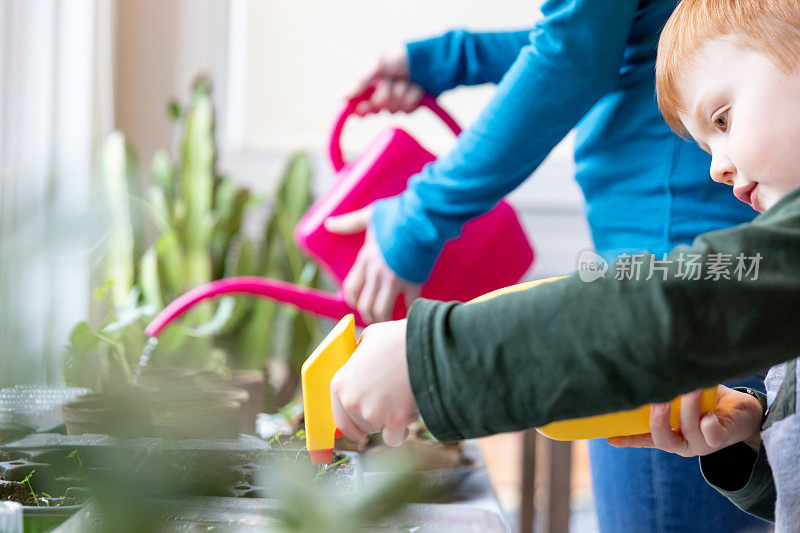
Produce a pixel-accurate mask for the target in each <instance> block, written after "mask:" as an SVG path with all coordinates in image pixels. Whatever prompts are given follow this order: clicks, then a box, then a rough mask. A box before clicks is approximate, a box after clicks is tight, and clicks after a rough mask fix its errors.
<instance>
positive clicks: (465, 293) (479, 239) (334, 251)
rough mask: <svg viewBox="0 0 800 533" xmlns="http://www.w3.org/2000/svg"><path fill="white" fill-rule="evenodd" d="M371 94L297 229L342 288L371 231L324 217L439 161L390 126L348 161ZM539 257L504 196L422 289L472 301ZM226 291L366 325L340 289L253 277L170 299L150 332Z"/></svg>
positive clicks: (388, 192)
mask: <svg viewBox="0 0 800 533" xmlns="http://www.w3.org/2000/svg"><path fill="white" fill-rule="evenodd" d="M367 97H368V93H367V94H365V95H362V96H361V97H359V98H357V99H355V100H351V101H349V102H348V103H347V105H346V106H345V107H344V108H343V109H342V111H341V112H340V113H339V116H338V118H337V120H336V123H335V125H334V127H333V132H332V134H331V140H330V147H329V153H330V159H331V163H332V164H333V168H334V170H335V171H336V176H335V182H334V185H333V187H332V188H331V189H330V190H329V191H328V192H327V193H326V194H325V195H324V196H322V197H321V198H320V199H319V200H318V201H317V202H315V203H314V205H312V206H311V208H310V209H309V210H308V212H307V213H306V214H305V216H304V217H303V218H302V220H301V221H300V222H299V223H298V225H297V227H296V228H295V233H294V237H295V240H296V241H297V244H298V246H299V247H300V248H301V249H302V250H303V251H304V252H305V253H307V254H308V255H310V256H311V257H313V258H314V259H315V260H316V261H317V262H318V263H319V264H320V265H321V266H322V267H323V269H324V270H326V271H327V272H328V273H329V274H330V275H331V276H332V277H333V278H334V279H335V280H336V282H337V283H338V285H339V286H340V287H341V284H342V281H343V280H344V278H345V276H347V273H348V272H349V271H350V268H351V267H352V266H353V263H354V262H355V260H356V256H357V255H358V251H359V250H360V249H361V246H362V245H363V244H364V236H365V233H364V232H361V233H359V234H353V235H338V234H334V233H331V232H329V231H327V230H326V229H325V226H324V222H325V219H326V218H328V217H330V216H333V215H341V214H344V213H349V212H351V211H355V210H358V209H361V208H363V207H366V206H368V205H369V204H371V203H373V202H374V201H376V200H380V199H382V198H387V197H389V196H394V195H397V194H399V193H401V192H403V191H404V190H405V188H406V186H407V184H408V179H409V178H410V177H411V176H412V175H414V174H416V173H417V172H419V171H420V170H422V167H423V166H424V165H425V164H427V163H430V162H432V161H434V160H435V159H436V157H435V156H434V155H433V154H432V153H430V152H429V151H428V150H426V149H425V148H423V147H422V145H421V144H419V143H418V142H417V141H416V140H415V139H414V138H413V137H412V136H411V135H409V134H408V133H406V132H405V131H403V130H401V129H399V128H396V127H392V128H388V129H386V130H384V131H383V132H381V133H380V135H378V137H377V138H375V140H374V141H372V143H371V144H370V145H369V146H368V148H367V149H366V150H364V152H363V153H362V154H361V155H360V156H359V157H358V158H357V159H355V160H354V161H352V162H349V163H348V162H345V161H344V159H343V157H342V149H341V146H340V143H339V141H340V138H341V135H342V130H343V129H344V125H345V122H346V121H347V119H348V118H349V117H350V116H351V115H353V114H354V111H355V108H356V105H357V104H358V103H359V102H360V101H362V100H363V99H364V98H367ZM421 105H423V106H425V107H427V108H428V109H430V110H431V111H433V112H434V113H435V114H436V115H437V116H438V117H439V118H441V119H442V121H443V122H444V123H445V124H446V125H447V126H448V127H449V128H450V130H452V131H453V133H454V134H456V135H458V134H459V133H460V132H461V128H459V126H458V124H456V122H455V120H453V118H452V117H451V116H450V115H449V114H447V112H446V111H445V110H444V109H442V108H441V107H440V106H439V105H438V104H437V103H436V101H435V99H434V98H433V97H432V96H431V95H425V96H424V97H423V98H422V101H421ZM533 257H534V254H533V249H532V248H531V245H530V243H529V242H528V239H527V237H526V235H525V231H524V230H523V228H522V225H521V224H520V221H519V219H518V218H517V215H516V213H515V212H514V209H513V208H512V207H511V206H510V205H509V204H508V203H506V202H505V201H501V202H499V203H498V204H497V205H496V206H495V207H494V208H493V209H492V210H491V211H489V212H487V213H485V214H483V215H481V216H480V217H478V218H476V219H474V220H472V221H470V222H468V223H467V224H466V225H464V228H463V231H462V232H461V235H460V236H459V237H457V238H456V239H453V240H451V241H449V242H448V243H447V244H446V245H445V247H444V249H443V250H442V253H441V254H440V255H439V258H438V259H437V261H436V263H435V264H434V267H433V270H432V272H431V276H430V277H429V279H428V281H427V282H426V283H425V284H424V285H423V287H422V296H423V297H424V298H430V299H435V300H461V301H467V300H471V299H473V298H476V297H478V296H480V295H482V294H485V293H487V292H491V291H493V290H495V289H498V288H501V287H505V286H507V285H512V284H514V283H517V282H518V281H519V280H520V279H521V278H522V276H523V275H524V274H525V272H527V270H528V268H530V266H531V264H532V263H533ZM223 294H249V295H257V296H263V297H266V298H271V299H274V300H276V301H279V302H282V303H286V304H289V305H293V306H296V307H298V308H300V309H302V310H304V311H308V312H311V313H315V314H318V315H321V316H325V317H329V318H332V319H334V320H339V319H340V318H342V317H343V316H345V315H347V314H348V313H353V314H354V315H355V318H356V323H357V324H358V325H359V326H365V325H366V324H365V322H364V321H363V320H362V319H361V317H360V316H359V314H358V312H357V311H356V310H355V309H352V308H351V307H349V306H348V305H347V303H346V302H345V300H344V296H343V294H342V292H341V290H340V291H339V292H338V293H336V294H332V293H328V292H325V291H321V290H317V289H309V288H305V287H299V286H297V285H294V284H291V283H288V282H285V281H279V280H273V279H267V278H259V277H255V276H248V277H239V278H227V279H222V280H218V281H213V282H211V283H208V284H206V285H203V286H200V287H197V288H196V289H193V290H191V291H189V292H187V293H186V294H184V295H183V296H180V297H179V298H177V299H176V300H175V301H173V302H172V303H171V304H169V305H168V306H167V307H166V308H165V309H164V310H163V311H162V312H161V313H160V314H159V315H158V316H157V317H156V318H155V319H154V320H153V321H152V322H151V323H150V325H148V326H147V329H146V330H145V333H147V334H148V335H150V336H151V337H156V336H158V334H159V332H160V331H161V330H162V329H163V328H164V327H166V326H167V325H168V324H169V323H170V322H171V321H172V320H173V319H175V318H177V317H178V316H180V315H181V314H183V313H184V312H186V311H187V310H188V309H190V308H191V307H192V306H193V305H195V304H196V303H197V302H199V301H201V300H205V299H207V298H211V297H214V296H219V295H223ZM403 304H404V302H403V301H402V298H398V301H397V302H396V305H395V307H394V316H393V318H394V319H399V318H403V317H404V316H405V313H406V311H407V309H406V306H405V305H403Z"/></svg>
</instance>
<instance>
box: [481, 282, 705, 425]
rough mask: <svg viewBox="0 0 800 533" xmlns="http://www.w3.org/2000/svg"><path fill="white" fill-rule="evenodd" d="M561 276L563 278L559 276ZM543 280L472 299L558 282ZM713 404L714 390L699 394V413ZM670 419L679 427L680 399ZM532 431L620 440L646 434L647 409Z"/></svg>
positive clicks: (671, 423) (580, 420) (673, 407)
mask: <svg viewBox="0 0 800 533" xmlns="http://www.w3.org/2000/svg"><path fill="white" fill-rule="evenodd" d="M562 277H563V276H562ZM562 277H557V278H546V279H540V280H536V281H530V282H528V283H520V284H518V285H511V286H510V287H504V288H502V289H498V290H496V291H492V292H490V293H488V294H484V295H483V296H479V297H478V298H475V299H474V300H472V301H473V302H482V301H484V300H489V299H491V298H494V297H495V296H500V295H501V294H508V293H511V292H517V291H524V290H527V289H530V288H531V287H535V286H536V285H541V284H543V283H549V282H551V281H556V280H559V279H562ZM716 405H717V388H716V387H709V388H708V389H706V390H704V391H703V395H702V396H701V398H700V412H702V413H711V412H713V411H714V407H715V406H716ZM670 407H671V410H670V417H669V422H670V425H671V426H672V427H673V428H678V427H680V426H681V419H680V416H681V399H680V397H678V398H675V399H674V400H672V401H671V402H670ZM536 430H537V431H538V432H539V433H541V434H542V435H544V436H546V437H549V438H551V439H553V440H583V439H605V438H608V437H622V436H627V435H639V434H642V433H650V406H649V405H644V406H642V407H639V408H637V409H631V410H630V411H622V412H619V413H609V414H605V415H597V416H587V417H583V418H573V419H572V420H561V421H559V422H552V423H550V424H547V425H545V426H542V427H540V428H536Z"/></svg>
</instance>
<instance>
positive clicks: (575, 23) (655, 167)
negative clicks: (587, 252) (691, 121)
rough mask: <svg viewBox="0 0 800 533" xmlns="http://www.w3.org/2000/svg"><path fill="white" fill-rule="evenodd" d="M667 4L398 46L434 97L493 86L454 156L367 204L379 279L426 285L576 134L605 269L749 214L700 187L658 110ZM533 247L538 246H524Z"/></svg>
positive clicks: (713, 187) (695, 157) (564, 14)
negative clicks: (486, 216) (467, 233)
mask: <svg viewBox="0 0 800 533" xmlns="http://www.w3.org/2000/svg"><path fill="white" fill-rule="evenodd" d="M676 3H677V2H676V0H641V1H637V0H548V1H546V2H545V3H544V5H543V6H542V14H543V15H544V16H543V18H541V19H540V21H539V22H538V23H537V24H536V25H535V26H534V28H533V30H532V31H527V30H526V31H515V32H503V33H469V32H466V31H463V30H455V31H451V32H448V33H446V34H444V35H442V36H440V37H435V38H432V39H428V40H424V41H419V42H413V43H409V44H408V45H407V48H408V54H409V65H410V69H411V78H412V79H413V80H414V81H415V82H417V83H419V84H420V85H422V86H423V87H424V88H425V89H427V90H428V91H430V92H432V93H434V94H439V93H441V92H443V91H445V90H447V89H450V88H453V87H457V86H459V85H476V84H481V83H498V86H497V90H496V93H495V95H494V97H493V98H492V100H491V101H490V102H489V104H488V106H487V107H486V108H485V109H484V110H483V112H482V113H481V115H480V116H479V117H478V119H477V120H476V121H475V123H474V124H472V125H471V126H470V127H469V128H468V129H467V130H465V131H464V132H463V133H462V134H461V136H460V137H459V139H458V142H457V144H456V146H455V148H454V149H453V150H452V151H451V152H450V153H448V154H446V155H444V156H443V157H440V158H439V159H438V160H437V161H436V162H434V163H432V164H429V165H427V166H426V167H425V168H424V169H423V170H422V171H421V172H420V173H419V174H417V175H416V176H414V177H413V178H412V179H411V181H410V184H409V187H408V189H407V190H406V191H405V192H404V193H403V194H401V195H400V196H397V197H393V198H388V199H385V200H382V201H380V202H377V203H376V204H375V213H374V217H373V226H374V229H375V234H376V237H377V240H378V243H379V245H380V247H381V250H382V252H383V255H384V257H385V258H386V261H387V263H388V264H389V266H390V267H391V268H392V270H394V272H396V273H397V274H398V275H399V276H400V277H402V278H404V279H407V280H409V281H412V282H417V283H420V282H422V281H424V280H425V279H426V278H427V277H428V274H429V273H430V271H431V268H432V267H433V264H434V261H435V260H436V257H437V255H438V254H439V252H440V250H441V248H442V247H443V246H444V243H445V241H447V240H448V239H451V238H453V237H456V236H458V234H459V233H460V231H461V227H462V226H463V224H464V223H465V222H466V221H468V220H470V219H472V218H474V217H476V216H478V215H480V214H481V213H484V212H486V211H488V210H489V209H491V208H492V207H493V206H494V205H495V204H496V203H497V201H498V200H500V199H501V198H502V197H503V196H505V195H506V194H508V193H509V192H510V191H512V190H513V189H514V188H515V187H517V186H518V185H519V184H520V183H522V182H523V181H524V180H525V179H527V178H528V177H529V176H530V174H531V173H532V172H533V171H534V170H535V169H536V167H537V166H538V165H539V164H540V163H541V162H542V161H543V160H544V158H545V157H546V156H547V154H548V153H549V152H550V150H551V149H552V148H553V147H554V146H555V145H556V144H557V143H558V142H559V141H560V140H561V139H562V138H563V137H564V136H565V135H566V134H567V133H568V132H569V131H570V130H571V129H573V128H576V135H577V136H576V147H575V163H576V171H575V177H576V179H577V181H578V183H579V185H580V186H581V188H582V190H583V194H584V197H585V200H586V213H587V217H588V221H589V226H590V228H591V232H592V238H593V240H594V244H595V247H596V248H597V250H598V251H599V252H600V253H601V254H602V255H604V256H605V257H606V258H609V259H610V258H613V257H615V256H616V255H618V254H619V253H623V252H626V253H629V252H635V251H641V250H649V251H651V252H653V253H655V254H661V253H664V252H667V251H668V250H670V249H671V248H673V247H674V246H676V245H678V244H683V243H688V242H691V241H692V239H693V238H694V237H695V236H697V235H698V234H700V233H704V232H707V231H711V230H714V229H719V228H723V227H729V226H732V225H735V224H739V223H743V222H747V221H749V220H751V219H752V218H753V217H754V216H755V215H756V213H755V212H754V211H753V210H752V209H751V208H750V207H749V206H746V205H745V204H743V203H741V202H739V201H738V200H736V199H735V198H734V197H733V195H732V194H731V191H730V187H728V186H724V185H720V184H717V183H714V182H713V181H711V179H710V177H709V163H710V158H709V156H708V155H707V154H706V153H705V152H703V151H702V150H700V149H699V148H698V147H697V146H696V145H695V144H694V143H692V142H687V141H684V140H682V139H680V138H679V137H678V136H677V135H675V134H674V133H672V132H671V131H670V130H669V127H668V126H667V125H666V123H665V122H664V121H663V119H662V117H661V115H660V113H659V111H658V107H657V105H656V101H655V88H654V65H655V55H656V46H657V43H658V33H659V31H660V30H661V28H662V26H663V25H664V23H665V22H666V20H667V18H668V17H669V15H670V13H671V12H672V10H673V9H674V7H675V4H676ZM533 237H534V238H535V235H534V236H533Z"/></svg>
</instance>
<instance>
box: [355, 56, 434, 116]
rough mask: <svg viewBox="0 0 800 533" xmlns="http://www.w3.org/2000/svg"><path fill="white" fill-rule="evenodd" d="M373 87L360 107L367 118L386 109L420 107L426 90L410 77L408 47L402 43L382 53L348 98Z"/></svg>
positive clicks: (397, 109) (359, 111) (364, 72)
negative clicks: (368, 96)
mask: <svg viewBox="0 0 800 533" xmlns="http://www.w3.org/2000/svg"><path fill="white" fill-rule="evenodd" d="M372 86H374V87H375V91H374V92H373V93H372V96H371V97H370V98H369V100H365V101H363V102H361V103H359V104H358V105H357V106H356V109H355V112H356V114H357V115H360V116H362V117H363V116H364V115H368V114H369V113H377V112H379V111H383V110H387V111H390V112H392V113H396V112H398V111H403V112H406V113H410V112H412V111H414V110H415V109H416V108H417V107H419V103H420V100H421V99H422V95H423V94H424V92H425V91H424V90H423V89H422V87H420V86H419V85H417V84H416V83H414V82H412V81H411V79H410V72H409V67H408V53H407V52H406V48H405V46H398V47H396V48H393V49H391V50H387V51H385V52H383V53H381V54H380V55H378V56H377V57H376V58H375V59H374V60H373V61H372V62H371V63H370V64H369V66H368V67H367V68H366V69H365V70H364V71H363V72H362V74H361V75H360V76H359V77H358V78H357V80H356V83H355V84H354V85H353V87H351V88H350V90H349V91H347V93H346V94H345V97H346V98H347V99H351V98H355V97H356V96H359V95H360V94H362V93H363V92H364V91H366V90H367V89H368V88H369V87H372Z"/></svg>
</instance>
